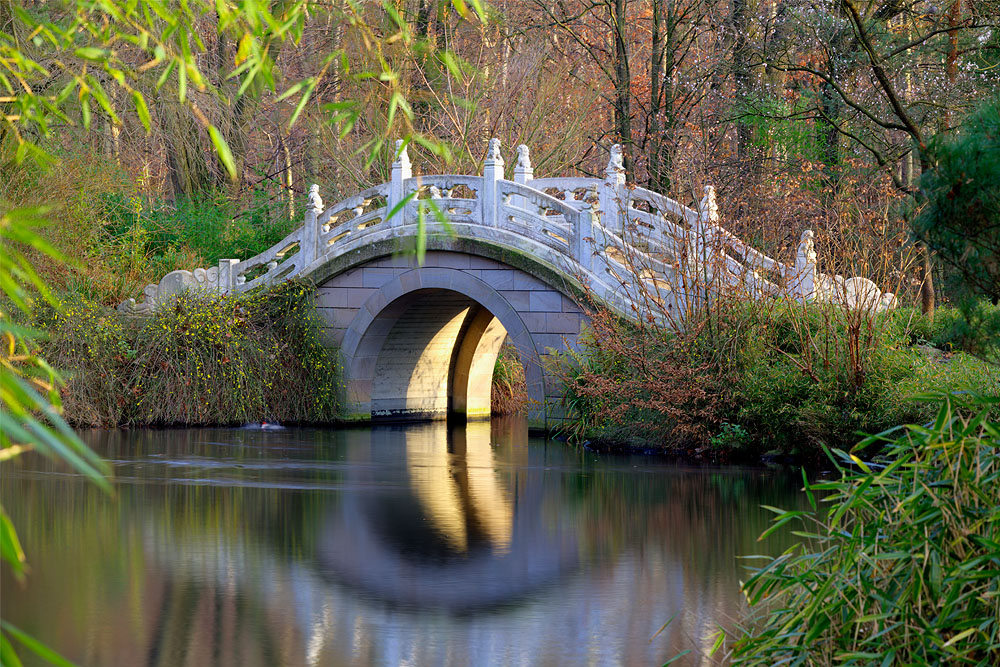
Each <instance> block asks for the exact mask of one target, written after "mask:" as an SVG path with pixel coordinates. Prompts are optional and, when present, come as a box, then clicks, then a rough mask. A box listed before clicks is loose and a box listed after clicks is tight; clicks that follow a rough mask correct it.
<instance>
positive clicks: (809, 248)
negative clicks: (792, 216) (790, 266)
mask: <svg viewBox="0 0 1000 667" xmlns="http://www.w3.org/2000/svg"><path fill="white" fill-rule="evenodd" d="M815 238H816V234H814V233H813V230H811V229H807V230H805V231H804V232H802V236H801V238H800V239H799V249H798V252H796V253H795V266H797V267H799V268H805V267H807V266H816V243H815Z"/></svg>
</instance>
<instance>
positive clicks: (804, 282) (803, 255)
mask: <svg viewBox="0 0 1000 667" xmlns="http://www.w3.org/2000/svg"><path fill="white" fill-rule="evenodd" d="M814 239H815V234H814V233H813V231H812V230H811V229H807V230H805V231H804V232H802V237H801V238H800V239H799V247H798V250H797V251H796V253H795V265H794V267H793V269H792V270H793V271H794V272H795V273H794V275H793V276H792V279H791V280H790V281H789V283H790V287H791V291H792V294H793V295H794V296H797V297H799V298H801V299H802V300H803V301H812V300H814V299H816V296H817V295H816V292H817V290H816V287H817V285H816V282H817V280H816V278H817V271H816V264H817V262H816V245H815V240H814Z"/></svg>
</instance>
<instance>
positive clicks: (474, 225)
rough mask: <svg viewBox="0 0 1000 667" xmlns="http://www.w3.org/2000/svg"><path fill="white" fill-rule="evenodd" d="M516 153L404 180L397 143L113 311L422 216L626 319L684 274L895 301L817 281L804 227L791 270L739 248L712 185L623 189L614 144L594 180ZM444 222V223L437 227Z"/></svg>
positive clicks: (740, 285) (732, 284)
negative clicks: (274, 235)
mask: <svg viewBox="0 0 1000 667" xmlns="http://www.w3.org/2000/svg"><path fill="white" fill-rule="evenodd" d="M517 153H518V161H517V164H516V166H515V168H514V170H513V172H514V173H513V179H512V180H506V179H504V161H503V158H502V157H501V155H500V146H499V141H497V140H496V139H492V140H491V141H490V145H489V150H488V152H487V157H486V160H485V162H484V167H483V173H482V175H462V174H443V175H431V176H422V175H421V176H413V174H412V172H411V168H410V160H409V157H408V155H407V151H406V146H405V145H404V143H403V142H397V144H396V154H395V160H394V161H393V163H392V170H391V173H392V176H391V180H390V181H389V182H388V183H382V184H379V185H376V186H374V187H371V188H368V189H366V190H364V191H362V192H359V193H358V194H356V195H353V196H351V197H348V198H346V199H344V200H343V201H340V202H338V203H336V204H334V205H333V206H330V207H324V205H323V201H322V199H321V197H320V195H319V188H318V186H316V185H313V186H312V187H311V188H310V194H309V205H308V207H307V208H306V212H305V216H304V220H303V225H302V226H301V227H299V228H298V229H296V230H295V231H293V232H291V233H290V234H289V235H288V236H286V237H285V238H284V239H282V240H281V241H279V242H278V243H277V244H275V245H274V246H273V247H271V248H269V249H267V250H265V251H264V252H262V253H260V254H259V255H256V256H255V257H252V258H250V259H247V260H243V261H238V260H235V259H224V260H221V261H220V262H219V265H218V266H217V267H211V268H208V269H196V270H194V271H174V272H171V273H170V274H168V275H167V276H166V277H164V278H163V279H162V280H161V281H160V282H159V283H158V284H156V285H149V286H147V287H146V288H145V289H144V290H143V292H144V296H145V300H144V301H142V302H140V303H138V304H137V303H136V302H135V301H134V300H132V299H130V300H129V301H127V302H125V303H123V304H122V305H121V306H120V309H122V310H123V311H126V312H130V313H136V314H146V313H150V312H152V311H153V310H154V309H155V308H156V307H157V306H158V305H159V304H161V303H164V302H165V301H166V300H167V299H169V298H170V297H171V296H172V295H173V294H176V293H177V292H179V291H181V290H184V289H202V290H208V291H214V292H218V293H221V294H227V293H238V292H244V291H247V290H251V289H254V288H256V287H259V286H262V285H267V284H273V283H275V282H278V281H281V280H285V279H288V278H292V277H296V276H299V277H308V276H309V275H310V274H311V273H312V272H313V271H315V270H318V269H319V268H320V267H322V266H323V265H324V264H326V263H328V262H329V261H330V260H331V259H333V258H335V257H337V256H339V255H341V254H344V253H347V252H351V251H354V250H357V249H360V248H361V247H363V246H365V245H368V244H372V243H377V242H382V241H385V240H390V239H394V238H399V237H404V236H408V235H415V234H417V233H418V232H417V230H418V228H419V226H420V225H419V224H418V221H419V220H420V218H422V219H423V223H422V224H423V229H424V230H425V232H426V233H451V234H454V235H456V236H459V237H463V236H464V237H469V238H473V239H478V240H486V241H488V242H491V243H495V244H498V245H500V246H504V247H508V248H510V249H513V250H517V251H521V252H527V253H530V254H531V255H532V257H534V258H535V259H537V260H538V261H541V262H543V263H545V264H547V265H549V266H551V268H553V269H555V270H556V271H558V272H561V273H562V274H564V275H566V276H567V277H569V278H572V279H574V280H576V281H578V282H579V283H581V284H583V285H586V286H587V287H588V288H589V289H590V290H591V292H592V293H593V294H594V295H595V296H596V297H597V298H599V299H603V300H604V301H605V303H607V304H609V305H611V306H612V307H614V308H616V309H617V310H619V311H620V312H622V314H625V315H628V316H634V315H635V313H636V310H635V308H634V307H633V306H635V302H634V299H636V298H637V296H636V295H638V294H640V292H642V291H645V292H646V294H649V293H654V294H656V295H658V297H657V298H666V296H665V295H667V294H668V293H673V294H674V296H679V295H680V294H681V292H683V290H685V289H687V288H686V287H685V286H686V285H688V284H689V282H690V281H691V279H692V277H695V278H697V279H698V280H707V281H709V282H711V283H713V284H716V285H717V288H718V289H722V288H727V289H737V290H742V293H744V294H747V295H751V296H763V295H780V294H782V293H784V294H787V295H788V296H790V297H793V298H797V299H800V300H826V301H835V302H841V303H845V304H848V305H858V304H859V303H862V302H864V303H877V304H878V306H877V307H878V308H880V309H884V308H885V307H890V306H891V305H892V304H893V303H894V297H892V295H885V294H883V293H882V292H881V291H879V290H878V288H877V287H875V285H874V283H871V281H867V280H865V279H863V278H852V279H849V280H844V279H843V278H842V277H840V276H827V275H823V274H820V273H819V272H818V271H817V268H816V267H817V262H816V253H815V250H814V248H813V241H812V232H811V231H808V230H807V231H806V232H804V233H803V235H802V243H800V245H799V248H798V252H797V253H796V257H795V260H794V262H793V263H791V264H784V263H781V262H779V261H777V260H775V259H772V258H770V257H768V256H766V255H764V254H763V253H761V252H759V251H757V250H756V249H754V248H751V247H750V246H748V245H747V244H745V243H743V242H742V241H741V240H740V239H739V238H737V237H736V236H735V235H733V234H732V233H730V232H729V231H728V230H726V229H725V228H724V227H722V226H721V225H720V224H719V214H718V207H717V204H716V201H715V190H714V188H712V187H711V186H707V187H706V188H705V196H704V198H703V199H702V200H701V201H700V202H699V203H698V206H697V210H695V209H692V208H690V207H688V206H684V205H683V204H681V203H679V202H677V201H675V200H673V199H671V198H669V197H666V196H664V195H661V194H659V193H656V192H652V191H650V190H647V189H645V188H641V187H632V186H626V184H625V170H624V167H623V166H622V153H621V148H620V147H619V146H618V145H615V146H613V147H612V149H611V158H610V160H609V162H608V166H607V169H606V170H605V177H604V178H603V179H598V178H575V177H564V178H542V179H536V178H534V174H533V169H532V167H531V161H530V154H529V151H528V148H527V147H526V146H523V145H522V146H519V147H518V149H517ZM432 207H433V208H432ZM433 209H436V210H433ZM441 216H443V218H444V220H446V221H447V224H441V221H440V219H439V218H440V217H441ZM760 271H764V272H767V274H768V276H767V277H765V276H762V275H761V274H760V273H759V272H760ZM772 277H773V278H777V279H778V280H779V281H780V283H782V284H779V283H778V282H775V281H774V280H772V279H770V278H772Z"/></svg>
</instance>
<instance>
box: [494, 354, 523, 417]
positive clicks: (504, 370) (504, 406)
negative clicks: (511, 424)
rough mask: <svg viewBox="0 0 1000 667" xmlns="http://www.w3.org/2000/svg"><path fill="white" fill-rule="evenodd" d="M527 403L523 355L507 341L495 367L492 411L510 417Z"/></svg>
mask: <svg viewBox="0 0 1000 667" xmlns="http://www.w3.org/2000/svg"><path fill="white" fill-rule="evenodd" d="M527 402H528V392H527V386H526V381H525V377H524V365H523V364H522V363H521V355H520V354H519V353H518V351H517V348H516V347H515V346H514V344H513V343H511V342H509V341H506V342H504V344H503V346H502V347H501V348H500V354H498V355H497V360H496V363H495V364H494V365H493V385H492V387H491V390H490V405H491V406H492V407H491V411H492V413H493V414H495V415H509V414H513V413H515V412H520V411H521V410H522V409H523V408H524V406H525V405H526V404H527Z"/></svg>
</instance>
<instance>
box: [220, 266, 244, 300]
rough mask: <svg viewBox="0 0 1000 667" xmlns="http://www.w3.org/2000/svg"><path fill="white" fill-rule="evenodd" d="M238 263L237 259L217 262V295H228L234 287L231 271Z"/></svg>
mask: <svg viewBox="0 0 1000 667" xmlns="http://www.w3.org/2000/svg"><path fill="white" fill-rule="evenodd" d="M239 263H240V260H238V259H220V260H219V294H229V293H230V292H232V291H233V288H234V287H235V286H236V276H235V275H234V274H233V269H235V268H236V265H237V264H239Z"/></svg>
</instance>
